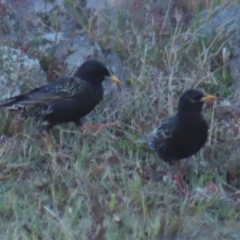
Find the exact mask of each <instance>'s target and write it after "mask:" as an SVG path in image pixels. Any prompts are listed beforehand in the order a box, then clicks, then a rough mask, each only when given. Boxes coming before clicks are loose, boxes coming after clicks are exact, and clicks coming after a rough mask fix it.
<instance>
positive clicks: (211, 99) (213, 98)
mask: <svg viewBox="0 0 240 240" xmlns="http://www.w3.org/2000/svg"><path fill="white" fill-rule="evenodd" d="M216 99H217V97H215V96H213V95H206V96H204V97H202V98H201V102H207V101H213V100H216Z"/></svg>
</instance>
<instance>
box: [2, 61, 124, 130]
mask: <svg viewBox="0 0 240 240" xmlns="http://www.w3.org/2000/svg"><path fill="white" fill-rule="evenodd" d="M106 78H109V79H110V80H112V81H113V82H115V83H118V84H121V81H120V80H119V79H118V78H117V77H116V76H114V75H111V74H110V72H109V70H108V69H107V68H106V67H105V66H104V64H103V63H101V62H99V61H98V60H88V61H86V62H84V63H83V64H82V65H81V66H80V67H79V68H78V69H77V71H76V72H75V74H74V75H73V76H70V77H65V78H60V79H57V80H55V81H53V82H51V83H49V84H47V85H44V86H41V87H39V88H36V89H33V90H31V91H29V92H26V93H24V94H21V95H18V96H15V97H12V98H9V99H5V100H2V101H0V108H7V109H8V110H11V111H14V112H17V113H19V114H20V116H21V117H23V118H29V117H31V118H33V119H34V120H35V121H38V122H41V125H42V126H43V129H44V132H45V133H49V131H50V130H51V129H52V128H53V127H54V126H55V125H58V124H62V123H68V122H74V123H76V124H77V125H81V118H82V117H84V116H86V115H87V114H89V113H90V112H91V111H92V110H93V109H94V108H95V107H96V106H97V105H98V104H99V103H100V101H101V100H102V98H103V95H104V89H103V86H102V82H103V81H104V80H105V79H106Z"/></svg>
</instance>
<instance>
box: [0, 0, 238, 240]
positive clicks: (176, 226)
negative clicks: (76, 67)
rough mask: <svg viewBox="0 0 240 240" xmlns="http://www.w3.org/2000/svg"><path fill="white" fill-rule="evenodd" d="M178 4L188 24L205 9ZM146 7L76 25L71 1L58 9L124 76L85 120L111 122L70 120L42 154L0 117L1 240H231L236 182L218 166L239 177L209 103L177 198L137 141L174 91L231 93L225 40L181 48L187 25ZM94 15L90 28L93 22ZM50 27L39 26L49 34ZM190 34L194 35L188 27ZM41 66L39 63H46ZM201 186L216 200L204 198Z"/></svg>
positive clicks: (234, 151)
mask: <svg viewBox="0 0 240 240" xmlns="http://www.w3.org/2000/svg"><path fill="white" fill-rule="evenodd" d="M155 2H157V4H158V3H159V2H158V1H155ZM180 2H181V1H180ZM229 2H230V1H229ZM68 4H70V7H71V6H73V5H74V4H75V2H74V1H73V0H69V1H68ZM71 4H72V5H71ZM149 4H150V3H149ZM182 4H185V5H182V8H183V10H184V14H186V13H187V12H189V13H191V14H193V15H192V18H193V19H194V18H197V17H198V14H199V12H200V11H201V10H202V9H204V8H205V7H213V5H211V4H210V2H209V1H200V3H199V6H198V7H196V6H195V5H194V2H193V1H190V0H189V1H184V2H182ZM215 4H222V3H221V1H214V5H215ZM151 6H152V5H151V4H150V6H145V7H146V8H143V9H141V11H142V13H143V16H144V17H143V19H139V18H138V17H137V16H131V14H130V13H129V12H128V11H126V12H124V11H119V12H117V13H116V15H115V18H114V19H113V17H112V15H110V14H105V13H101V12H97V13H92V14H93V15H91V17H89V18H87V17H86V16H85V15H81V14H80V15H81V16H79V15H78V14H79V13H81V11H82V7H81V6H80V5H79V6H77V7H76V8H70V10H69V11H70V12H69V14H70V15H71V14H72V16H73V17H74V19H76V20H77V22H78V23H79V25H80V26H81V28H82V29H83V30H84V31H85V32H87V33H88V34H90V36H91V38H92V39H94V40H95V41H97V42H98V43H99V44H100V45H101V47H102V48H107V47H108V48H111V49H113V50H114V51H115V52H117V53H118V55H119V56H120V57H121V59H122V62H123V64H124V67H125V68H127V69H128V70H129V77H128V78H127V79H124V82H125V84H124V85H123V86H122V91H121V92H119V93H118V94H117V96H116V98H114V101H115V102H114V103H113V102H112V101H111V100H109V101H106V100H105V101H103V102H102V103H101V104H100V105H99V106H98V107H97V108H96V109H95V110H94V111H93V112H92V113H91V114H90V115H89V116H87V117H86V121H85V124H86V125H88V124H89V125H90V124H94V123H95V124H96V123H102V122H112V121H116V120H117V121H118V122H119V126H115V127H112V128H108V129H104V130H102V131H101V132H99V133H98V134H96V133H95V132H94V131H86V132H85V133H81V132H80V131H79V130H78V129H77V128H76V127H75V126H74V125H72V124H67V125H62V126H57V127H56V128H55V129H54V130H53V131H52V147H51V148H49V149H48V148H47V146H46V145H45V144H44V140H43V138H42V137H41V134H40V133H39V132H38V130H37V129H36V124H35V123H33V122H32V121H31V120H28V121H23V122H22V124H23V129H22V130H21V134H19V135H17V136H16V135H15V134H14V129H13V123H12V119H13V116H11V115H10V114H6V113H4V112H2V113H1V119H0V123H1V124H0V130H1V133H2V134H5V138H4V139H3V140H1V141H0V170H1V171H0V180H1V186H0V238H1V239H14V240H18V239H19V240H20V239H29V240H30V239H31V240H35V239H36V240H39V239H58V240H61V239H64V240H65V239H68V240H73V239H86V240H91V239H109V240H115V239H116V240H118V239H133V240H134V239H143V240H145V239H153V240H154V239H166V240H169V239H179V240H181V239H201V240H202V239H239V230H238V228H239V227H238V222H239V218H240V216H239V208H240V206H239V196H238V194H237V189H236V186H239V185H237V183H236V182H235V183H236V184H235V185H231V184H229V183H228V182H227V181H226V174H227V172H228V170H229V169H230V170H231V174H233V173H235V172H236V176H238V174H237V171H238V170H237V168H236V169H234V167H235V166H238V161H239V149H238V143H237V140H236V139H233V140H232V139H231V140H230V139H229V138H228V135H227V134H226V132H224V131H225V130H224V128H221V127H219V126H221V125H219V119H218V117H219V115H218V111H217V106H215V107H214V108H213V106H208V107H206V108H204V114H205V115H206V118H207V120H208V122H209V125H210V126H211V127H210V136H211V138H210V140H209V142H208V143H207V144H206V146H205V148H204V149H202V150H201V151H200V153H198V154H197V155H196V156H194V157H192V158H190V159H188V160H184V161H183V162H184V163H183V165H184V172H185V174H186V182H187V191H188V194H187V195H186V196H185V197H182V196H181V195H180V194H179V192H178V190H177V187H176V185H175V183H174V182H173V181H172V179H171V177H170V175H171V173H173V172H176V167H175V166H173V167H172V168H171V167H169V166H168V165H167V164H166V163H164V162H163V161H161V160H160V159H158V157H157V156H156V154H155V153H153V152H151V151H149V150H147V149H145V148H144V147H143V146H141V145H140V144H138V143H137V140H138V139H139V138H141V137H142V136H144V135H145V134H146V133H148V132H149V131H151V130H152V129H153V128H154V127H155V126H157V125H158V124H160V122H161V120H162V119H163V118H165V117H167V116H168V115H170V114H172V113H173V112H174V111H175V110H176V104H177V100H178V96H179V95H180V94H181V92H182V91H183V90H184V89H187V88H190V87H199V88H202V89H204V90H205V91H207V92H208V93H212V94H218V95H219V96H222V97H226V98H232V97H234V96H233V95H234V91H233V89H232V79H231V76H230V74H229V70H228V67H227V63H226V62H225V61H224V60H223V58H222V48H223V45H224V43H225V42H226V39H221V38H219V39H216V40H214V41H215V42H214V44H213V43H212V42H206V41H205V40H204V39H198V40H199V41H195V40H194V38H191V37H190V38H186V39H185V40H184V34H185V30H184V29H185V28H186V26H182V25H181V24H180V23H179V24H173V23H172V22H171V21H170V18H168V16H167V15H166V16H161V17H163V18H162V20H156V19H154V18H153V15H151V14H149V11H150V12H151V11H153V9H154V8H151ZM157 6H158V5H156V9H157ZM149 7H150V8H149ZM129 8H130V9H131V8H133V6H132V5H131V4H130V5H129ZM149 9H150V10H149ZM107 13H109V9H108V10H107ZM56 14H57V13H56ZM159 14H160V13H159ZM101 15H104V16H105V17H103V16H101ZM97 16H101V21H100V25H97V24H95V23H96V19H97ZM78 18H79V19H78ZM163 19H164V22H162V21H163ZM55 20H56V19H52V20H51V21H50V20H49V24H53V25H54V26H55V28H57V26H58V23H57V22H56V21H55ZM139 21H140V23H139ZM55 28H54V27H52V29H55ZM191 31H192V33H191V34H192V35H195V37H196V36H197V34H198V29H197V27H195V28H193V29H191ZM160 33H161V34H160ZM212 45H214V47H211V46H212ZM224 46H225V45H224ZM47 60H48V61H47V65H48V66H53V65H54V64H51V62H50V63H49V59H47ZM213 111H214V112H213ZM231 176H232V175H231ZM234 176H235V175H234ZM232 177H233V176H232ZM235 181H237V180H236V179H235ZM210 183H214V184H215V185H214V186H215V187H216V192H215V191H214V189H212V190H209V189H210V185H209V184H210Z"/></svg>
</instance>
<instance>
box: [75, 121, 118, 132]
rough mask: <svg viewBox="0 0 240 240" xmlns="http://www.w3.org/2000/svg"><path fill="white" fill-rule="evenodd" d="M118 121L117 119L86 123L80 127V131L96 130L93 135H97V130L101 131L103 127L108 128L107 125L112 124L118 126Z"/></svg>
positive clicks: (111, 125)
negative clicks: (100, 122) (91, 123)
mask: <svg viewBox="0 0 240 240" xmlns="http://www.w3.org/2000/svg"><path fill="white" fill-rule="evenodd" d="M118 125H119V123H118V122H117V121H115V122H110V123H102V124H93V125H88V126H83V127H80V131H82V132H83V133H85V132H86V131H87V130H96V132H95V133H94V135H97V134H98V133H99V132H101V131H102V130H103V129H105V128H108V127H113V126H118Z"/></svg>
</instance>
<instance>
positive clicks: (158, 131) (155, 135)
mask: <svg viewBox="0 0 240 240" xmlns="http://www.w3.org/2000/svg"><path fill="white" fill-rule="evenodd" d="M176 120H177V116H176V115H173V116H171V117H169V118H167V119H165V120H163V121H162V124H161V125H160V126H159V127H157V128H155V129H154V130H153V131H152V132H151V133H150V134H148V135H147V136H146V137H145V138H144V139H145V140H144V141H145V143H147V145H148V147H149V148H150V149H153V150H156V149H157V148H159V146H160V145H162V144H164V142H165V141H167V140H169V139H171V138H172V134H173V129H174V126H175V125H176Z"/></svg>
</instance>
